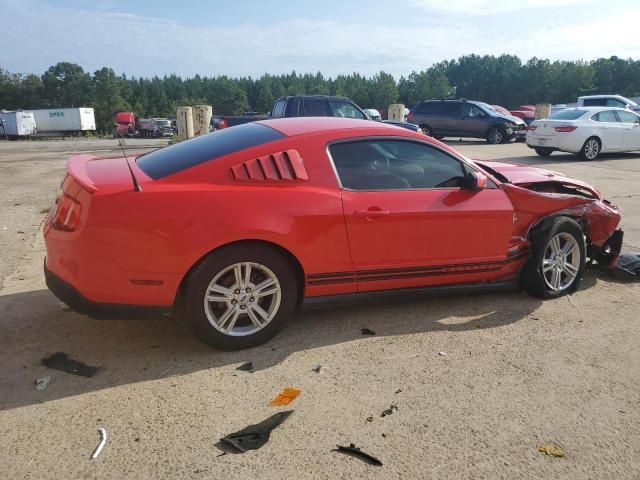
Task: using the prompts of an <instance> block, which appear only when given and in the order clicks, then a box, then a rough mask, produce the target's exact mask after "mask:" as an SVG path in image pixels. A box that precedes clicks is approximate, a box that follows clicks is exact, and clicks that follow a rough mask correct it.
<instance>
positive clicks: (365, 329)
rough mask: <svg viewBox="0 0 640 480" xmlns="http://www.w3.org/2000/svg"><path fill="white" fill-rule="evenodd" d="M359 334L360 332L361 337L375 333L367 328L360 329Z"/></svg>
mask: <svg viewBox="0 0 640 480" xmlns="http://www.w3.org/2000/svg"><path fill="white" fill-rule="evenodd" d="M360 332H362V335H375V334H376V332H374V331H373V330H370V329H368V328H361V329H360Z"/></svg>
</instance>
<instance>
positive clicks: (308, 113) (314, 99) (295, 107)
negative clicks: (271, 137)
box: [271, 95, 369, 120]
mask: <svg viewBox="0 0 640 480" xmlns="http://www.w3.org/2000/svg"><path fill="white" fill-rule="evenodd" d="M282 117H346V118H359V119H363V120H364V119H367V118H369V117H368V116H367V114H366V113H364V111H363V110H362V109H361V108H360V107H359V106H358V105H356V104H355V103H353V102H352V101H351V100H349V99H348V98H344V97H329V96H326V95H295V96H290V97H281V98H279V99H277V100H276V103H275V104H274V105H273V109H272V110H271V118H282Z"/></svg>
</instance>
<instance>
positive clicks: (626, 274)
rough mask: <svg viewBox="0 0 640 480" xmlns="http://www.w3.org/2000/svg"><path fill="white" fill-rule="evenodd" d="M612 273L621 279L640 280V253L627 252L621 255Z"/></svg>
mask: <svg viewBox="0 0 640 480" xmlns="http://www.w3.org/2000/svg"><path fill="white" fill-rule="evenodd" d="M611 273H612V274H613V276H614V277H617V278H619V279H621V280H626V281H629V282H632V281H634V280H635V281H640V254H638V253H625V254H624V255H620V256H619V257H618V261H617V262H616V266H615V267H614V268H613V270H612V271H611Z"/></svg>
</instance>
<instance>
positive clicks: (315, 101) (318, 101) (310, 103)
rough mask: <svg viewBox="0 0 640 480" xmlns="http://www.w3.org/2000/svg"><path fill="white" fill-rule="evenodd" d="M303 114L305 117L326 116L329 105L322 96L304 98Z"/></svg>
mask: <svg viewBox="0 0 640 480" xmlns="http://www.w3.org/2000/svg"><path fill="white" fill-rule="evenodd" d="M303 103H304V116H305V117H328V116H329V105H328V104H327V101H326V100H325V99H323V98H305V99H304V100H303Z"/></svg>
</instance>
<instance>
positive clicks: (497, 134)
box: [487, 127, 509, 145]
mask: <svg viewBox="0 0 640 480" xmlns="http://www.w3.org/2000/svg"><path fill="white" fill-rule="evenodd" d="M508 141H509V139H508V136H507V132H505V131H504V130H503V129H502V128H500V127H491V128H490V129H489V131H488V132H487V142H489V143H490V144H491V145H499V144H501V143H506V142H508Z"/></svg>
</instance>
